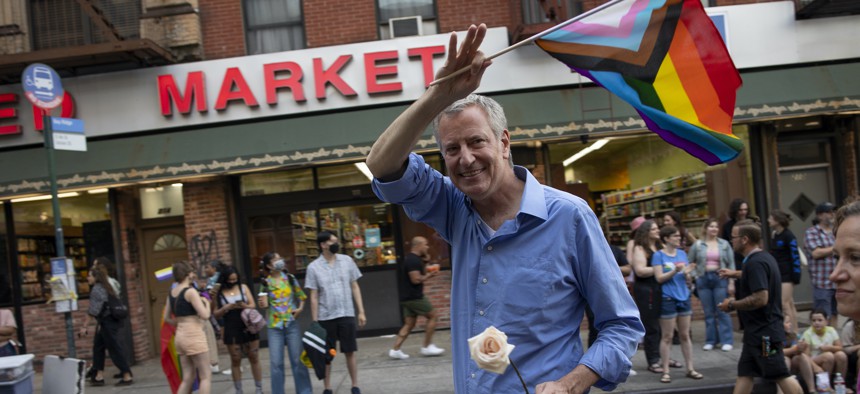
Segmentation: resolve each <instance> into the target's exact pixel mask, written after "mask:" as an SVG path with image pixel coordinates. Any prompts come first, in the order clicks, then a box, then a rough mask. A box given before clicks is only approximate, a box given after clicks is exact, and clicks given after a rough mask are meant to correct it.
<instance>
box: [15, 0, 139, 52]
mask: <svg viewBox="0 0 860 394" xmlns="http://www.w3.org/2000/svg"><path fill="white" fill-rule="evenodd" d="M90 1H92V3H93V5H94V6H95V7H96V8H97V9H98V10H99V11H101V13H102V15H104V17H105V19H106V20H107V21H108V22H110V24H111V25H113V27H114V28H115V29H116V31H117V32H118V33H119V35H120V36H121V37H123V38H124V39H135V38H140V22H139V21H140V14H141V3H140V2H141V0H90ZM30 15H31V18H32V23H31V26H32V34H33V45H34V49H35V50H40V49H51V48H62V47H70V46H81V45H89V44H99V43H104V42H108V41H110V36H109V34H108V33H105V32H103V31H102V30H101V29H100V28H99V27H98V25H96V24H94V23H93V22H92V21H91V20H90V17H89V16H88V15H87V13H85V12H84V11H83V10H82V9H81V6H80V5H79V4H78V2H77V1H75V0H30Z"/></svg>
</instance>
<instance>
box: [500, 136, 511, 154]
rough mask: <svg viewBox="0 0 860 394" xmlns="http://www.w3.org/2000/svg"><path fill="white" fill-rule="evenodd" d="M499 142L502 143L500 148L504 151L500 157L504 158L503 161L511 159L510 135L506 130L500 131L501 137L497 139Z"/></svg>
mask: <svg viewBox="0 0 860 394" xmlns="http://www.w3.org/2000/svg"><path fill="white" fill-rule="evenodd" d="M499 140H500V142H501V143H502V148H503V149H504V150H503V153H502V157H504V159H505V160H508V159H510V157H511V133H510V132H508V129H504V130H502V135H501V137H500V138H499Z"/></svg>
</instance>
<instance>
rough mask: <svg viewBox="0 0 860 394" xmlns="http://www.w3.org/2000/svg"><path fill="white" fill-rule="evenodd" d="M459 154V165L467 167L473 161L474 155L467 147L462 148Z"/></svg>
mask: <svg viewBox="0 0 860 394" xmlns="http://www.w3.org/2000/svg"><path fill="white" fill-rule="evenodd" d="M460 152H461V153H460V164H462V165H464V166H468V165H470V164H472V162H474V161H475V155H473V154H472V150H471V149H469V147H468V146H465V147H463V148H462V150H461V151H460Z"/></svg>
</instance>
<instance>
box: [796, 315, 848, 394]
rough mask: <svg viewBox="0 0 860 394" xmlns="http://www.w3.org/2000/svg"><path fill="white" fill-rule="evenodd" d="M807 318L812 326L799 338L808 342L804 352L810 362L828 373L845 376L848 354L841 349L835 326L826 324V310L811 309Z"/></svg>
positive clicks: (840, 341)
mask: <svg viewBox="0 0 860 394" xmlns="http://www.w3.org/2000/svg"><path fill="white" fill-rule="evenodd" d="M809 320H810V322H812V327H809V328H808V329H807V330H806V332H804V333H803V337H802V338H801V339H803V341H804V342H806V343H808V344H809V348H808V349H806V354H808V355H810V356H811V357H812V362H814V363H815V364H816V365H818V366H820V367H821V369H823V370H824V371H826V372H827V373H828V374H829V375H833V374H835V373H837V372H838V373H841V374H842V376H845V374H846V372H847V369H848V356H846V355H845V352H843V351H842V340H841V339H839V333H838V332H836V329H835V328H833V327H831V326H828V325H827V312H825V311H824V310H823V309H813V310H812V312H810V313H809ZM831 381H832V380H831Z"/></svg>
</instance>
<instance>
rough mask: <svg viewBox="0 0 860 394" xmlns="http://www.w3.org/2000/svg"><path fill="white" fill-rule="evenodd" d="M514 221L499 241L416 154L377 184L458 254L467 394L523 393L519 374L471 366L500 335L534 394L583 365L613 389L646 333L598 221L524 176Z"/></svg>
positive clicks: (458, 328) (456, 303) (456, 343)
mask: <svg viewBox="0 0 860 394" xmlns="http://www.w3.org/2000/svg"><path fill="white" fill-rule="evenodd" d="M514 171H515V174H516V176H517V177H518V178H519V179H520V180H523V181H524V182H525V190H524V191H523V197H522V203H521V206H520V210H519V212H518V213H517V216H516V218H515V219H512V220H508V221H506V222H505V223H503V224H502V226H501V227H499V229H498V230H497V231H496V232H495V234H492V235H491V234H490V231H489V230H488V229H487V227H486V225H485V224H483V221H482V220H481V218H480V216H479V214H478V212H477V211H475V209H474V208H473V207H472V206H471V204H470V201H469V199H468V198H467V197H466V196H465V195H464V194H463V193H462V192H461V191H460V190H459V189H457V188H456V187H455V186H454V185H453V183H451V181H450V179H448V178H447V177H443V176H442V174H440V173H439V172H437V171H436V170H434V169H432V168H431V167H430V166H428V165H426V164H425V163H424V160H423V159H422V158H421V156H418V155H415V154H411V155H410V156H409V163H408V167H407V169H406V172H405V173H404V175H403V176H402V177H401V178H400V179H399V180H396V181H392V182H385V183H384V182H380V181H379V180H377V179H374V181H373V190H374V192H375V193H376V194H377V196H379V198H381V199H382V200H385V201H387V202H391V203H395V204H401V205H403V207H404V209H405V210H406V213H407V214H408V215H409V217H410V218H412V219H413V220H417V221H420V222H424V223H426V224H428V225H430V226H431V227H433V228H434V229H435V230H436V231H437V232H438V233H439V235H440V236H441V237H442V238H444V239H445V240H446V241H448V243H450V244H451V252H452V261H453V264H452V266H453V267H452V269H453V283H452V286H451V323H452V332H451V336H452V342H453V344H452V347H453V349H452V354H453V358H454V387H456V390H457V392H459V393H515V392H518V391H519V390H522V386H521V385H520V383H519V379H518V378H517V376H516V373H515V372H514V371H513V369H512V368H508V369H507V370H506V371H505V373H504V374H502V375H497V374H495V373H492V372H486V371H484V370H481V369H480V368H478V366H477V364H475V362H474V361H472V360H471V359H470V356H469V347H468V343H467V340H468V338H470V337H472V336H475V335H477V334H480V333H481V332H482V331H484V329H485V328H487V327H489V326H495V327H496V328H498V329H499V330H501V331H503V332H504V333H506V334H507V335H508V342H509V343H510V344H513V345H515V346H516V348H515V349H514V351H513V352H512V353H511V355H510V357H511V358H512V359H513V360H514V362H515V363H516V364H517V367H518V368H519V370H520V372H521V373H522V375H523V378H524V380H525V381H526V384H527V385H528V386H529V389H530V391H531V392H534V388H535V386H536V385H538V384H540V383H542V382H547V381H553V380H558V379H560V378H562V377H563V376H564V375H566V374H568V373H569V372H570V371H572V370H573V369H574V368H575V367H576V366H577V365H578V364H583V365H585V366H587V367H588V368H590V369H591V370H593V371H594V372H596V373H597V374H598V375H600V377H601V378H602V379H601V380H600V381H599V382H598V384H597V387H599V388H601V389H604V390H611V389H614V388H615V386H616V385H617V384H618V383H620V382H624V381H625V380H626V379H627V375H628V374H629V371H630V367H631V362H630V357H632V356H633V354H634V352H635V351H636V345H637V343H638V341H639V339H640V338H641V337H642V336H643V335H644V332H645V330H644V328H643V326H642V323H641V321H640V320H639V312H638V310H637V309H636V305H635V304H634V302H633V299H632V298H631V297H630V294H629V293H628V291H627V287H626V286H625V284H624V280H623V278H622V277H621V275H620V274H619V272H618V264H616V263H615V260H614V257H613V255H612V251H611V250H610V249H609V246H608V245H607V243H606V240H605V239H604V238H603V234H602V232H601V230H600V226H599V224H598V222H597V218H596V217H595V216H594V214H593V213H592V212H591V210H590V208H589V207H588V205H587V204H586V203H585V201H583V200H582V199H580V198H578V197H575V196H572V195H570V194H568V193H564V192H561V191H558V190H556V189H553V188H550V187H546V186H543V185H541V184H540V183H538V181H537V180H536V179H535V178H534V177H533V176H532V175H531V174H530V173H529V172H528V171H527V170H526V169H525V168H523V167H519V166H517V167H515V169H514ZM586 304H589V305H591V309H592V310H593V311H594V316H595V323H596V324H595V326H596V327H597V328H598V329H599V330H600V335H599V336H598V338H597V341H596V342H595V343H594V346H592V347H591V348H589V349H588V352H586V353H585V354H583V350H582V341H581V340H580V337H579V326H580V323H581V322H582V318H583V313H584V310H585V306H586Z"/></svg>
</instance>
